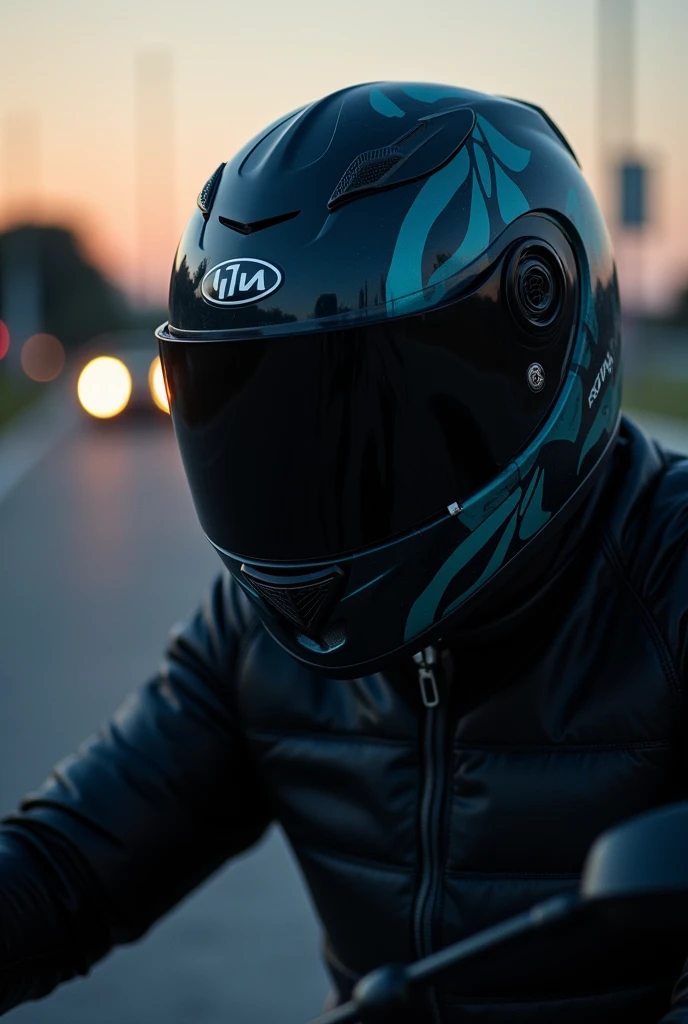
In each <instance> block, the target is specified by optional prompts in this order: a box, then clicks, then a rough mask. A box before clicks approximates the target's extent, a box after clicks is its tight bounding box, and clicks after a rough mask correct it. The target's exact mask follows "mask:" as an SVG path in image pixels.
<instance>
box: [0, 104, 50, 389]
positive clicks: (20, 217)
mask: <svg viewBox="0 0 688 1024" xmlns="http://www.w3.org/2000/svg"><path fill="white" fill-rule="evenodd" d="M0 149H1V151H2V163H1V167H2V180H1V181H0V196H1V197H2V198H1V202H2V222H3V225H4V226H5V228H6V227H8V226H11V225H19V224H25V225H26V224H35V223H36V222H37V221H39V220H40V214H41V194H40V187H41V126H40V120H39V118H38V115H36V114H35V113H33V112H29V111H21V112H20V111H15V112H13V113H12V114H10V115H8V116H7V117H6V118H5V119H4V121H3V123H2V132H1V141H0ZM0 258H1V259H2V268H1V275H2V294H1V295H0V315H1V316H2V319H3V320H4V321H5V323H6V324H7V326H8V328H9V332H10V350H9V353H8V355H7V357H6V363H7V364H8V365H9V366H10V367H11V368H12V370H13V371H15V372H17V373H19V372H21V364H20V361H19V355H20V352H21V346H22V345H23V344H24V342H25V341H26V339H27V338H29V337H30V336H31V335H32V334H37V333H38V332H39V331H40V330H41V329H42V326H43V323H42V321H43V308H42V307H43V302H42V295H41V277H40V251H39V238H38V236H37V234H35V233H32V232H26V231H25V232H22V233H21V234H20V235H14V234H11V235H10V236H9V237H6V238H5V239H4V241H3V244H2V248H1V249H0Z"/></svg>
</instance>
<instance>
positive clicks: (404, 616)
mask: <svg viewBox="0 0 688 1024" xmlns="http://www.w3.org/2000/svg"><path fill="white" fill-rule="evenodd" d="M617 429H618V419H617V421H616V422H615V426H614V428H613V429H612V430H611V431H610V434H609V436H608V437H607V438H606V439H605V443H604V444H603V445H602V446H601V450H600V454H599V457H598V458H597V459H596V460H595V462H594V464H593V465H592V466H591V468H590V470H589V472H588V474H587V476H586V480H585V482H584V483H583V485H582V486H581V487H580V488H579V489H578V490H577V491H576V492H574V494H573V495H571V496H570V497H569V499H568V501H566V502H565V503H564V505H563V506H562V507H561V508H560V509H559V511H558V512H557V513H556V514H555V515H553V516H552V517H551V518H550V519H549V520H548V522H547V524H546V526H545V527H544V529H543V530H542V531H541V532H540V533H538V534H537V535H536V536H533V537H532V538H531V539H530V541H529V542H528V543H526V544H525V545H523V546H522V547H520V548H519V549H518V550H517V551H516V553H515V554H514V555H513V557H512V558H510V559H505V561H504V563H503V564H502V566H501V567H500V568H498V569H496V570H495V572H494V573H493V574H492V575H490V576H489V577H488V578H487V579H486V580H485V583H484V584H483V585H482V586H479V587H476V588H474V589H473V590H472V591H470V592H469V593H467V594H466V595H465V598H464V599H463V600H461V601H460V602H456V601H454V602H453V603H452V602H451V601H445V604H444V606H443V607H440V609H439V611H438V613H437V615H436V616H435V617H434V619H433V620H432V621H430V622H428V623H427V624H426V626H425V628H423V629H422V630H421V631H419V632H417V633H415V634H413V635H408V634H407V633H405V629H406V627H407V626H408V621H409V609H410V608H412V607H413V606H414V605H415V604H416V603H417V601H418V581H419V580H422V579H423V578H425V579H427V578H428V575H429V574H428V568H427V566H428V565H433V564H435V562H436V552H437V551H438V550H445V551H446V550H447V549H448V548H449V549H451V548H452V547H455V546H456V541H457V536H460V535H461V533H462V530H461V528H460V525H459V524H458V518H459V517H458V516H457V515H456V514H454V513H452V511H451V510H450V509H448V510H447V512H446V513H445V514H444V515H443V516H441V517H440V518H439V519H437V520H435V522H434V523H432V524H430V525H428V526H425V527H424V528H423V529H419V530H416V531H412V532H411V533H409V534H407V535H406V536H404V537H401V538H399V539H397V540H396V541H394V542H392V543H390V544H387V545H383V546H381V547H378V548H373V549H370V550H366V551H361V552H357V553H356V554H353V555H350V556H347V557H344V558H341V559H340V560H339V562H338V564H337V565H332V564H329V565H322V564H321V565H319V566H314V565H313V563H311V564H310V565H307V564H304V563H302V564H298V563H292V564H290V565H286V564H284V563H282V564H281V565H267V564H265V563H262V562H261V563H258V562H256V563H252V562H248V561H247V560H246V559H245V558H244V557H242V556H238V555H233V554H231V552H228V551H224V550H223V549H222V548H220V547H219V546H218V545H217V544H214V543H213V542H212V541H211V544H212V545H213V547H214V548H215V550H216V551H217V552H218V554H219V556H220V558H221V559H222V561H223V562H224V564H225V565H226V566H227V568H228V569H229V570H230V572H231V574H232V576H233V577H234V579H235V580H236V581H237V583H238V584H239V585H240V586H241V588H242V590H243V591H244V592H245V593H246V594H247V595H248V597H249V599H250V600H251V602H252V604H253V605H254V607H255V608H256V611H257V613H258V615H259V617H260V619H261V621H262V622H263V624H264V626H265V628H266V630H267V632H268V633H269V634H270V636H271V637H272V638H273V640H275V641H276V642H277V643H278V644H279V645H280V646H281V647H282V648H284V650H286V651H287V653H289V654H290V655H291V656H292V657H293V658H295V659H296V660H297V661H300V662H302V663H303V664H305V665H307V666H308V667H309V668H310V669H312V670H313V671H316V672H320V673H322V674H324V675H327V676H329V677H331V678H339V679H350V678H355V677H357V676H361V675H368V674H370V673H373V672H377V671H379V670H384V668H385V666H386V665H387V664H388V663H389V661H390V659H392V658H395V657H398V656H400V655H403V654H404V653H408V654H409V655H411V654H414V653H415V652H416V651H418V650H421V649H422V648H424V647H427V646H428V645H430V644H435V643H437V641H438V640H439V639H440V638H442V637H446V635H447V633H448V632H450V631H451V630H453V629H456V628H457V627H459V626H460V625H461V623H462V621H463V620H464V619H465V618H466V617H467V616H468V615H469V614H471V613H473V612H474V611H476V610H477V609H479V608H480V607H482V606H484V604H485V602H486V601H489V599H490V597H491V596H492V595H494V593H495V588H496V587H500V586H501V587H505V586H508V585H509V584H510V583H511V582H512V580H516V579H518V578H519V577H520V576H522V575H523V573H524V570H526V567H527V566H528V564H529V561H530V560H531V558H532V554H533V551H534V550H539V548H540V546H541V545H542V544H543V543H544V542H546V540H547V539H551V538H552V537H554V536H555V535H556V534H557V533H558V532H560V531H561V530H563V529H564V528H565V527H566V524H567V523H568V522H569V521H570V520H571V518H572V517H573V516H574V515H575V514H576V513H577V512H578V511H579V510H580V508H581V506H582V505H583V504H584V503H585V501H586V500H588V498H589V497H590V495H591V492H593V489H594V488H595V487H596V486H597V485H598V484H599V485H600V486H602V485H603V472H602V471H603V466H604V464H605V463H606V462H607V461H608V459H609V457H610V455H611V452H612V449H613V446H614V441H615V438H616V433H617ZM528 479H529V478H528V477H526V483H527V481H528ZM521 489H522V490H526V489H527V488H525V487H522V488H521ZM308 570H310V572H309V571H308ZM258 574H260V577H261V581H262V580H266V581H269V584H270V585H272V583H273V581H275V582H276V584H277V586H278V587H279V588H280V591H281V594H284V593H285V592H286V591H287V590H288V589H289V587H290V584H291V586H292V587H294V588H295V589H296V588H298V587H299V586H301V585H303V584H304V583H305V584H306V586H308V585H309V583H312V581H317V582H320V583H321V584H322V585H323V586H327V587H328V588H329V587H332V589H329V590H328V604H327V605H325V607H329V609H330V611H329V613H327V614H325V615H323V616H322V618H319V619H318V620H317V621H318V622H319V624H320V625H319V627H318V628H319V630H320V632H319V633H318V635H317V636H316V635H313V634H314V631H313V630H312V629H311V630H310V635H309V634H307V633H306V632H305V631H304V628H303V626H302V625H301V623H302V622H304V621H305V616H304V614H303V612H301V621H300V622H297V621H296V620H295V618H294V617H291V618H290V617H289V616H288V615H286V614H285V613H284V612H283V611H282V610H281V608H280V607H279V605H278V603H277V602H278V601H279V600H280V599H279V598H278V599H277V600H275V598H273V597H272V594H271V595H270V597H271V600H266V598H265V597H264V596H263V594H261V593H260V592H259V590H258V587H257V586H255V584H254V583H252V582H250V580H251V579H252V580H256V579H258ZM333 576H335V578H336V581H337V582H336V586H337V587H339V590H338V595H339V596H338V597H335V594H336V593H337V591H336V590H335V589H334V587H333V584H331V583H330V580H331V579H332V577H333ZM488 583H489V584H490V586H487V584H488ZM295 599H296V600H300V596H299V597H298V598H295V597H294V593H293V592H292V594H291V595H290V596H289V601H292V600H295ZM283 607H284V606H283ZM302 607H303V606H302ZM291 610H292V609H291V607H289V611H290V612H291Z"/></svg>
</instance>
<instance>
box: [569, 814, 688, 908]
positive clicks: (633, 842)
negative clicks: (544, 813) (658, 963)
mask: <svg viewBox="0 0 688 1024" xmlns="http://www.w3.org/2000/svg"><path fill="white" fill-rule="evenodd" d="M580 895H581V897H582V899H583V900H586V901H588V900H614V901H619V900H624V899H629V900H632V901H634V902H635V900H637V899H643V900H646V901H648V902H651V901H652V900H655V901H656V900H659V901H660V902H661V903H662V907H663V909H665V910H666V908H667V906H668V907H670V906H671V905H672V901H671V900H666V899H663V897H672V898H674V900H675V905H676V914H680V915H681V916H683V915H684V914H685V911H686V907H685V904H684V900H682V899H680V897H681V896H683V897H685V900H686V901H688V802H684V803H678V804H670V805H669V806H666V807H661V808H658V809H656V810H652V811H648V812H647V813H645V814H640V815H638V816H636V817H634V818H630V819H629V820H628V821H626V822H624V823H623V824H621V825H617V826H615V827H614V828H611V829H609V830H607V831H606V832H603V833H602V835H601V836H599V838H598V839H597V840H596V841H595V842H594V843H593V845H592V847H591V849H590V852H589V853H588V856H587V858H586V860H585V864H584V866H583V874H582V878H581V885H580ZM676 897H678V899H675V898H676ZM667 912H670V911H669V910H667ZM683 919H684V920H685V918H683Z"/></svg>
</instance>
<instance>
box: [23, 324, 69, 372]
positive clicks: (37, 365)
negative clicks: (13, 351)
mask: <svg viewBox="0 0 688 1024" xmlns="http://www.w3.org/2000/svg"><path fill="white" fill-rule="evenodd" d="M65 358H66V357H65V350H64V348H63V347H62V344H61V342H59V341H58V339H57V338H55V337H53V335H52V334H32V335H31V337H30V338H28V339H27V340H26V341H25V342H24V344H23V346H22V350H21V364H22V367H23V369H24V373H25V374H26V376H27V377H29V378H30V379H31V380H35V381H38V382H39V383H41V384H44V383H46V382H47V381H49V380H55V378H56V377H59V376H60V374H61V373H62V371H63V369H64V365H65Z"/></svg>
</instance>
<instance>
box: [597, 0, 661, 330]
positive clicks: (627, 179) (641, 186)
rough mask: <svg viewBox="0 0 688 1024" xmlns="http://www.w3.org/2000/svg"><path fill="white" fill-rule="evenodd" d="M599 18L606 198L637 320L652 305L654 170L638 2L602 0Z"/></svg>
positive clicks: (624, 288) (623, 282) (627, 297)
mask: <svg viewBox="0 0 688 1024" xmlns="http://www.w3.org/2000/svg"><path fill="white" fill-rule="evenodd" d="M597 13H598V33H597V40H598V54H597V64H598V113H599V117H598V131H599V139H598V153H599V181H600V198H601V202H602V208H603V210H604V213H605V217H606V220H607V224H608V225H609V230H610V232H611V235H612V239H613V242H614V249H615V253H616V260H617V267H618V271H619V285H620V290H621V298H622V305H623V308H624V310H625V311H626V312H628V313H631V314H633V313H636V314H637V313H639V312H641V311H642V310H643V307H644V305H645V301H646V294H645V292H646V290H645V287H644V277H645V274H644V266H643V263H644V260H643V254H644V248H645V231H646V228H647V220H648V210H647V200H648V179H649V170H648V166H647V164H646V163H645V161H644V160H642V159H641V158H640V150H639V147H638V139H637V124H636V101H637V96H636V38H635V15H636V11H635V0H598V6H597Z"/></svg>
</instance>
